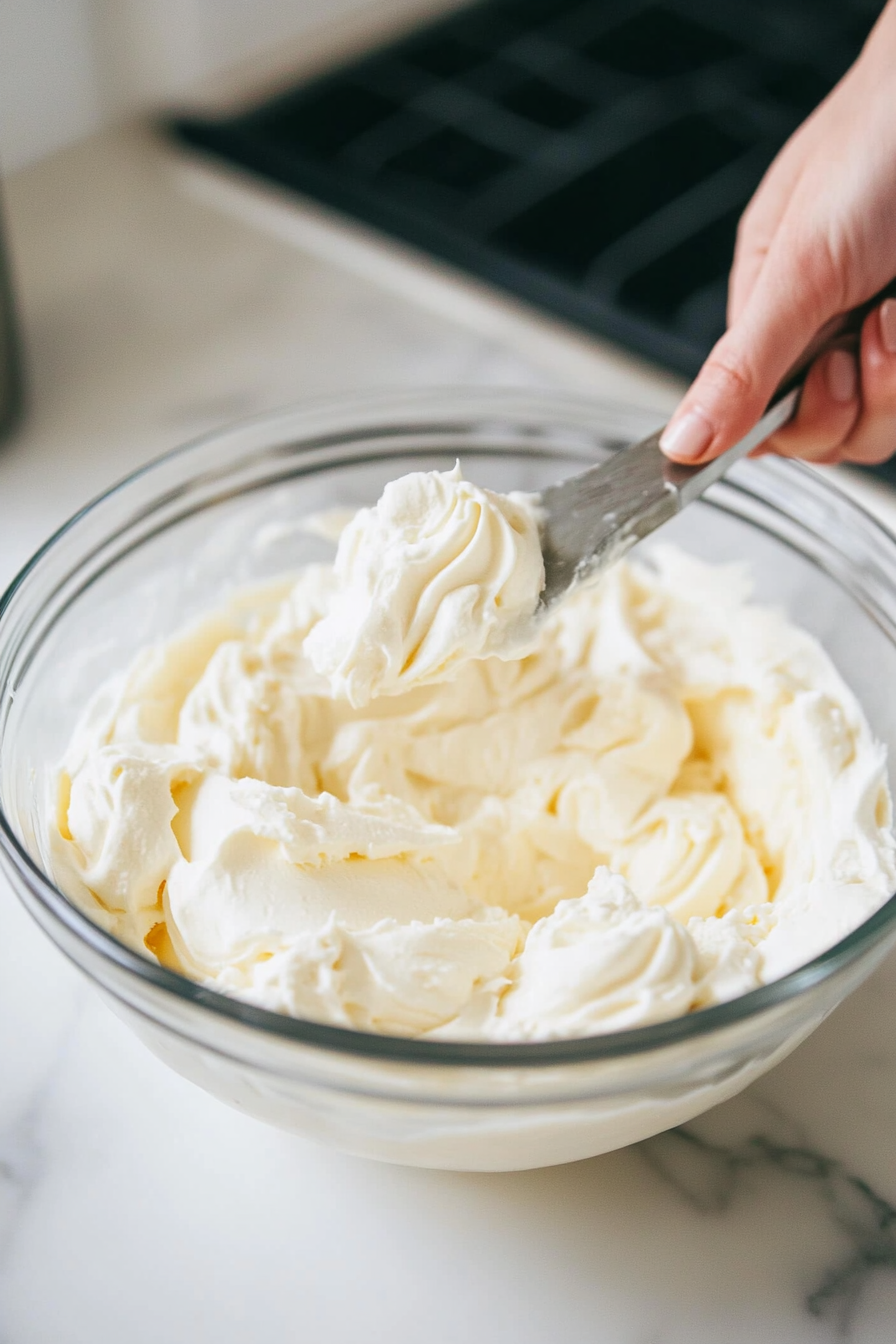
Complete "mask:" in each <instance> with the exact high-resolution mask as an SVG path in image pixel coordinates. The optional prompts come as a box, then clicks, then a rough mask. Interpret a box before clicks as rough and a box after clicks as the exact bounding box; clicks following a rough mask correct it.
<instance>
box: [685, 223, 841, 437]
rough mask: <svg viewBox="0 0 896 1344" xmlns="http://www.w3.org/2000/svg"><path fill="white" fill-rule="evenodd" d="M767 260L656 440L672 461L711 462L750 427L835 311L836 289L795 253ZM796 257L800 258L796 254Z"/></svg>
mask: <svg viewBox="0 0 896 1344" xmlns="http://www.w3.org/2000/svg"><path fill="white" fill-rule="evenodd" d="M782 250H783V249H781V248H776V249H775V250H774V251H775V252H776V253H777V256H775V255H774V254H770V255H769V256H768V257H767V259H766V263H765V266H764V267H763V269H762V271H761V273H760V275H759V277H758V279H757V280H756V283H755V285H754V287H753V291H752V293H751V294H750V297H749V299H748V301H747V303H746V305H745V307H744V309H743V310H742V312H741V313H740V315H739V316H738V318H737V319H736V320H735V321H734V323H733V324H732V325H731V326H730V327H729V328H728V330H727V331H726V332H725V335H724V336H722V338H721V339H720V340H719V341H718V342H717V343H716V345H715V346H714V347H713V350H712V351H711V353H710V355H709V357H708V359H707V360H706V363H705V364H704V365H703V368H702V369H701V370H700V373H699V374H698V375H697V378H696V381H695V382H694V383H693V385H692V386H691V388H690V390H689V391H688V393H687V394H686V396H685V398H684V400H683V401H682V403H681V405H680V406H679V407H678V409H677V410H676V412H675V414H674V416H673V417H672V419H671V420H670V422H669V424H668V425H667V426H666V429H665V430H664V431H663V435H662V437H661V439H660V447H661V448H662V450H663V452H664V453H666V454H667V455H668V456H669V457H671V458H673V459H674V460H675V461H677V462H689V463H690V462H701V461H707V462H708V461H710V460H711V459H712V458H714V457H718V456H719V454H720V453H723V452H725V450H726V449H727V448H730V447H731V446H732V445H733V444H735V443H737V441H738V439H741V438H743V436H744V435H745V434H746V433H747V432H748V431H749V430H750V429H752V427H753V425H755V423H756V421H757V420H759V418H760V417H761V415H762V413H763V412H764V410H765V408H766V406H767V405H768V403H769V401H770V400H771V398H772V395H773V393H774V391H775V388H776V387H777V386H778V384H779V382H780V381H781V379H782V378H783V377H784V375H785V373H786V372H787V370H788V369H789V368H790V366H791V365H792V364H793V363H794V362H795V360H796V359H797V358H798V356H799V355H800V354H802V352H803V351H804V350H805V348H806V346H807V345H808V344H809V342H810V341H811V339H812V337H813V336H814V335H815V334H816V332H817V331H818V330H819V328H820V327H821V326H822V325H823V323H825V322H826V321H827V320H828V318H829V317H833V315H834V314H835V313H836V312H837V311H838V310H839V308H838V299H839V286H836V285H835V286H832V285H829V284H819V280H818V276H817V275H813V274H812V272H813V270H817V266H813V265H811V264H810V265H800V264H799V262H798V260H795V259H794V256H795V254H794V252H788V257H789V259H788V261H787V262H786V263H785V262H782V261H781V260H780V257H781V255H782ZM797 255H798V254H797Z"/></svg>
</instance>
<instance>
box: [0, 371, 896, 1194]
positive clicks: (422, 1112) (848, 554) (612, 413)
mask: <svg viewBox="0 0 896 1344" xmlns="http://www.w3.org/2000/svg"><path fill="white" fill-rule="evenodd" d="M651 428H654V426H653V424H652V423H651V422H650V420H648V419H645V416H644V415H643V413H640V412H637V411H635V410H631V409H625V408H621V407H614V406H610V405H605V404H604V405H602V404H595V403H589V402H584V401H576V400H571V399H568V398H564V397H552V396H540V395H539V396H533V395H529V394H524V393H516V392H514V393H510V392H466V391H457V392H445V391H439V392H432V393H418V394H413V395H406V396H393V397H385V396H384V397H373V398H366V399H358V400H356V401H343V402H342V403H340V404H339V405H319V406H315V405H312V406H307V407H304V408H299V409H297V410H293V411H287V412H283V413H279V414H277V415H272V416H268V417H266V418H264V419H260V420H256V421H253V422H250V423H248V424H244V425H238V426H236V427H235V428H233V429H229V430H225V431H222V432H220V433H217V434H214V435H211V436H209V437H207V438H204V439H202V440H200V441H199V442H198V443H195V444H192V445H190V446H188V447H187V448H184V449H181V450H180V451H178V452H175V453H173V454H171V455H169V456H168V457H166V458H163V459H162V460H161V461H159V462H157V463H155V464H154V465H153V466H151V467H149V468H147V469H146V470H144V471H142V472H139V473H137V474H136V475H134V476H132V477H130V478H129V479H128V480H127V481H125V482H123V483H122V484H121V485H120V486H118V487H116V488H115V489H114V490H112V491H110V492H109V493H108V494H107V495H105V496H103V497H102V498H101V499H99V500H98V501H96V502H95V503H94V504H93V505H91V506H90V507H89V508H87V509H86V510H84V511H83V512H82V513H80V514H79V515H78V516H77V517H76V518H74V519H73V520H72V522H71V523H69V524H68V525H67V526H66V527H65V528H63V529H62V531H61V532H59V533H58V534H57V535H56V536H55V537H54V538H52V539H51V541H50V542H49V543H48V544H47V545H46V546H45V547H44V548H43V550H42V551H40V552H39V553H38V555H37V556H35V558H34V559H33V560H32V562H31V563H30V564H29V565H28V566H27V568H26V569H25V570H24V571H23V573H22V574H21V575H20V576H19V578H18V579H17V580H16V581H15V583H14V584H13V585H12V587H11V588H10V590H9V591H8V593H7V594H6V596H5V598H4V599H3V602H2V605H0V854H2V859H3V862H4V866H5V868H6V870H7V871H8V873H9V875H10V877H11V880H12V883H13V886H14V888H15V890H16V891H17V892H18V894H19V895H20V897H21V898H22V900H23V901H24V902H25V904H26V905H27V907H28V908H29V910H30V911H31V912H32V914H33V915H34V917H35V918H36V919H37V921H38V922H39V923H40V924H41V926H42V927H43V928H44V930H45V931H46V932H47V933H48V934H49V936H50V937H51V938H52V939H53V940H54V942H56V943H57V945H58V946H59V947H60V948H62V950H63V951H64V952H65V953H66V954H67V955H68V956H69V957H70V958H71V959H72V960H73V961H74V962H76V964H77V965H79V966H80V967H81V968H82V969H83V970H84V971H85V972H86V973H87V974H88V975H89V976H90V977H91V978H92V979H93V980H94V981H95V982H96V984H97V985H98V986H99V987H100V989H101V992H102V993H103V995H104V997H105V998H106V999H107V1001H108V1002H109V1003H110V1004H111V1005H112V1007H113V1008H114V1009H115V1010H116V1011H117V1012H118V1013H119V1014H120V1015H121V1016H122V1017H123V1018H124V1019H125V1020H126V1021H127V1022H128V1023H129V1024H130V1025H131V1026H132V1027H133V1029H134V1030H135V1031H136V1033H137V1034H138V1035H139V1036H140V1037H141V1039H142V1040H144V1041H145V1043H146V1044H147V1045H148V1046H149V1047H150V1049H152V1050H153V1051H154V1052H155V1053H156V1054H157V1055H158V1056H160V1057H161V1058H162V1059H165V1060H167V1061H168V1062H169V1063H170V1064H171V1065H172V1067H173V1068H175V1069H177V1071H178V1072H179V1073H181V1074H183V1075H184V1076H185V1077H188V1078H190V1079H192V1080H193V1081H194V1082H196V1083H198V1084H199V1085H200V1086H202V1087H205V1088H206V1089H207V1090H208V1091H209V1092H211V1093H213V1094H214V1095H215V1096H218V1097H220V1098H221V1099H222V1100H224V1101H227V1102H229V1103H230V1104H231V1105H234V1106H236V1107H238V1108H239V1109H240V1110H243V1111H246V1112H248V1113H249V1114H252V1115H255V1116H257V1117H258V1118H260V1119H263V1120H266V1121H269V1122H270V1123H273V1124H276V1125H279V1126H281V1127H283V1128H285V1129H288V1130H293V1131H295V1132H298V1133H301V1134H305V1135H308V1136H310V1137H313V1138H316V1139H320V1140H322V1141H325V1142H328V1143H332V1144H335V1145H337V1146H339V1147H342V1148H344V1149H346V1150H348V1151H351V1152H354V1153H359V1154H363V1155H367V1156H372V1157H378V1158H382V1159H385V1160H388V1161H393V1162H403V1163H408V1164H412V1165H419V1166H433V1167H446V1168H458V1169H465V1170H509V1169H518V1168H524V1167H534V1166H545V1165H550V1164H553V1163H558V1162H567V1161H572V1160H575V1159H578V1158H584V1157H589V1156H593V1155H595V1154H597V1153H601V1152H606V1151H608V1150H609V1149H612V1148H616V1147H620V1146H622V1145H624V1144H627V1143H632V1142H634V1141H636V1140H638V1139H642V1138H645V1137H647V1136H648V1135H650V1134H653V1133H656V1132H658V1131H659V1130H662V1129H666V1128H668V1127H669V1126H671V1125H675V1124H679V1123H681V1122H683V1121H685V1120H687V1119H689V1118H691V1117H693V1116H694V1115H696V1114H698V1113H699V1112H701V1111H703V1110H705V1109H707V1108H708V1107H710V1106H713V1105H715V1104H716V1103H717V1102H720V1101H722V1100H724V1099H726V1098H727V1097H730V1096H732V1095H734V1094H735V1093H736V1092H738V1091H740V1090H741V1089H742V1088H743V1087H745V1086H746V1085H747V1084H748V1083H750V1082H751V1081H752V1080H753V1079H754V1078H757V1077H758V1076H759V1075H760V1074H762V1073H763V1072H765V1070H767V1069H768V1068H770V1067H771V1066H772V1065H773V1064H775V1063H777V1061H778V1060H780V1059H782V1058H783V1057H784V1056H785V1055H786V1054H788V1053H789V1051H790V1050H792V1049H793V1048H794V1047H795V1046H796V1045H797V1044H798V1043H799V1042H800V1041H801V1040H803V1039H804V1038H805V1037H806V1036H807V1035H808V1034H809V1033H810V1032H811V1031H812V1030H814V1028H815V1027H816V1026H817V1025H818V1024H819V1023H820V1022H821V1021H822V1019H823V1018H824V1017H825V1016H826V1014H827V1013H828V1012H830V1010H831V1009H832V1008H833V1007H835V1006H836V1005H837V1003H839V1002H840V1001H841V1000H842V999H843V998H844V997H845V996H846V995H847V994H848V993H850V992H851V991H852V990H853V989H854V988H855V987H856V986H857V985H858V984H859V983H860V982H861V981H862V980H863V979H865V977H866V976H867V975H868V974H869V973H870V972H871V970H873V969H874V967H875V966H876V965H877V964H878V963H879V962H880V960H881V959H882V958H883V956H884V955H885V954H886V952H887V951H888V950H889V948H890V947H891V946H892V945H893V944H894V943H896V901H894V900H892V899H891V900H890V901H889V902H888V903H887V904H886V905H885V906H884V907H883V908H882V909H881V910H879V911H878V912H877V913H876V914H875V915H874V916H873V917H872V918H871V919H870V920H868V921H867V922H866V923H865V924H863V925H862V926H861V927H860V928H858V929H856V930H855V931H854V932H853V933H851V934H850V935H849V936H848V937H847V938H845V939H844V940H843V941H842V942H840V943H838V944H837V945H836V946H835V947H833V948H831V949H829V950H828V951H827V952H825V953H823V954H822V955H821V956H819V957H816V958H815V959H814V960H813V961H812V962H810V963H809V964H808V965H806V966H804V967H802V968H800V969H799V970H797V971H794V972H792V973H791V974H789V975H787V976H785V977H784V978H783V979H781V980H779V981H776V982H775V983H773V984H770V985H767V986H765V987H763V988H761V989H758V990H755V991H753V992H751V993H749V994H746V995H744V996H742V997H741V998H739V999H736V1000H733V1001H732V1002H730V1003H726V1004H722V1005H720V1006H718V1007H713V1008H709V1009H704V1010H702V1011H700V1012H697V1013H693V1014H691V1015H689V1016H687V1017H683V1018H678V1019H674V1020H672V1021H667V1022H663V1023H660V1024H658V1025H655V1026H651V1027H645V1028H640V1029H637V1030H632V1031H624V1032H618V1033H615V1034H613V1035H605V1036H595V1037H587V1038H584V1039H576V1040H568V1041H551V1042H540V1043H531V1044H506V1045H505V1044H502V1045H493V1044H486V1043H477V1044H472V1043H462V1042H457V1043H455V1042H442V1041H428V1040H408V1039H406V1038H397V1037H390V1036H382V1035H370V1034H367V1033H363V1032H357V1031H351V1030H348V1029H345V1028H342V1027H336V1026H328V1025H323V1024H321V1023H314V1022H306V1021H302V1020H297V1019H292V1018H286V1017H283V1016H280V1015H278V1014H275V1013H271V1012H268V1011H266V1010H264V1009H261V1008H256V1007H253V1006H251V1005H248V1004H245V1003H242V1002H239V1001H237V1000H235V999H230V998H227V997H225V996H223V995H221V994H218V993H216V992H214V991H212V990H210V989H208V988H206V987H204V986H202V985H199V984H196V983H193V982H191V981H189V980H186V979H184V978H183V977H182V976H179V975H178V974H176V973H175V972H173V971H171V970H168V969H166V968H165V967H163V966H160V965H157V964H155V963H153V962H151V961H149V960H147V959H146V958H144V957H142V956H140V955H139V954H137V953H135V952H133V951H131V950H130V949H129V948H127V947H125V946H124V945H122V944H121V943H119V942H117V941H116V940H115V939H114V938H113V937H111V936H110V935H109V934H107V933H105V932H104V931H103V930H101V929H100V928H98V927H97V926H96V925H94V924H93V923H92V922H91V921H90V919H89V918H88V917H87V916H86V915H85V914H83V913H82V912H81V911H80V910H79V909H77V908H76V907H75V906H74V905H72V904H71V903H70V902H69V901H68V900H67V899H66V898H65V896H63V895H62V893H61V892H59V891H58V890H57V889H56V887H55V886H54V885H53V883H52V880H51V879H50V878H49V877H48V875H47V864H46V857H45V853H44V846H43V843H42V829H43V819H42V816H41V812H42V808H43V806H44V799H45V793H44V791H43V789H42V787H41V781H44V780H46V779H47V777H48V775H49V772H50V770H51V769H52V767H53V766H54V765H55V763H56V762H57V760H58V759H59V757H60V756H61V754H62V752H63V750H64V747H65V745H66V743H67V741H68V739H69V736H70V733H71V730H72V727H73V725H74V722H75V720H76V718H77V716H78V713H79V711H80V709H81V707H82V706H83V704H84V701H85V698H86V697H87V696H88V695H89V694H90V692H91V691H93V690H94V689H95V688H96V686H97V685H98V684H99V683H100V682H101V681H102V680H104V679H105V678H106V677H107V676H108V675H109V674H110V672H113V671H115V670H118V669H121V668H123V667H124V666H126V665H127V663H128V662H129V661H130V659H131V658H132V656H133V655H134V653H135V652H136V651H137V649H138V648H140V647H141V646H143V645H145V644H146V643H147V642H148V641H150V640H155V639H159V638H164V637H166V636H168V635H170V634H171V633H172V632H173V631H174V630H175V629H177V628H179V627H181V626H183V625H184V624H185V623H186V622H188V621H189V620H190V619H192V618H193V617H195V616H198V615H199V614H201V613H202V612H203V611H205V610H207V609H208V608H209V607H210V606H213V605H215V604H216V603H217V602H219V601H220V599H221V597H222V595H224V594H225V593H226V592H228V591H229V590H231V589H232V588H234V587H236V586H238V585H240V584H244V583H247V582H255V581H259V580H263V579H266V578H270V577H273V576H275V575H279V574H282V573H283V572H284V571H289V570H294V569H296V568H297V567H299V566H300V565H302V564H305V563H308V562H309V561H311V560H315V559H321V558H325V556H327V555H329V554H330V553H331V552H330V551H329V550H328V549H327V543H326V542H324V541H323V540H321V539H319V538H315V537H314V536H313V535H310V534H309V533H308V532H307V531H305V530H302V529H300V528H298V527H296V526H295V524H296V521H297V520H298V519H300V518H302V517H303V516H307V515H308V514H309V513H313V512H316V511H320V510H324V509H327V508H332V507H333V506H335V505H348V506H359V505H361V504H369V503H371V502H372V501H373V500H374V499H375V498H376V497H377V496H378V495H379V493H380V491H381V489H382V487H383V485H384V484H385V483H386V482H387V481H388V480H390V479H393V478H394V477H395V476H398V475H400V474H402V473H404V472H406V471H410V470H414V469H419V468H432V467H439V468H446V467H450V466H451V465H453V463H454V460H455V459H456V458H457V457H461V458H462V460H463V464H464V468H465V472H466V473H467V474H468V475H469V477H471V478H472V479H474V480H476V481H477V482H478V483H481V484H482V485H485V486H487V487H490V488H494V489H498V490H511V489H520V490H535V489H539V488H540V487H542V486H544V485H546V484H548V483H549V482H551V481H554V480H557V479H559V478H560V477H561V476H564V475H568V474H571V473H572V472H574V471H576V470H578V469H581V468H582V467H583V466H584V465H585V464H586V463H588V462H591V461H594V460H596V459H599V458H600V457H601V456H603V455H606V454H607V453H609V452H611V451H613V449H614V448H615V447H617V446H618V445H619V444H620V443H624V442H627V441H630V440H631V439H633V438H637V437H640V436H641V435H642V434H643V433H646V432H647V431H648V430H650V429H651ZM667 535H668V536H670V538H671V539H673V540H677V541H679V542H681V543H682V544H683V545H684V546H685V547H686V549H687V550H689V551H690V552H691V553H693V554H696V555H697V556H700V557H702V558H705V559H708V560H712V561H716V562H724V561H728V560H733V559H739V560H747V561H748V562H749V563H750V566H751V569H752V572H753V575H754V578H755V581H756V595H757V597H758V599H759V600H760V601H771V602H774V603H776V604H782V605H784V606H786V607H787V609H788V610H789V612H790V614H791V615H792V616H793V617H794V619H795V620H797V621H798V622H799V624H800V625H802V626H803V627H804V628H806V629H808V630H809V631H810V632H811V633H812V634H814V635H815V636H816V637H817V638H819V639H820V640H821V642H822V643H823V644H824V645H825V647H826V648H827V649H828V652H829V653H830V654H831V656H832V657H833V659H834V662H835V663H836V664H837V666H838V668H839V670H840V672H841V673H842V675H843V676H844V678H845V679H846V681H847V682H848V683H849V685H850V686H851V687H852V688H853V690H854V691H855V692H856V694H857V695H858V697H859V699H860V700H861V702H862V705H863V708H864V710H865V713H866V715H867V717H868V719H869V722H870V724H871V727H872V729H873V731H874V733H875V735H876V736H877V737H878V738H879V739H880V740H882V741H883V742H884V743H885V744H887V745H888V746H891V745H896V704H894V702H893V698H892V696H891V695H889V694H888V691H887V688H888V687H889V686H892V685H893V684H894V680H896V541H894V539H893V538H891V537H890V536H889V535H888V534H887V533H886V532H885V531H884V530H883V529H881V528H880V527H878V526H877V524H876V523H874V521H873V520H872V519H870V518H869V517H868V516H867V515H866V514H864V513H863V512H862V511H861V510H860V509H859V508H857V507H856V506H855V505H853V504H852V503H850V502H849V501H847V500H846V499H845V498H844V497H842V496H841V495H840V494H839V493H838V492H837V491H836V490H834V489H833V488H832V487H831V486H829V485H828V484H826V483H825V482H823V481H822V480H821V479H820V478H818V477H817V476H816V475H814V474H813V473H812V472H811V471H809V470H808V469H806V468H803V467H800V466H798V465H795V464H793V463H787V462H781V461H778V460H775V459H764V460H762V461H761V462H748V463H745V464H742V465H741V466H740V467H738V468H737V469H736V470H735V472H734V473H732V475H731V477H730V478H729V479H728V480H726V481H724V482H722V483H720V484H719V485H717V486H715V487H713V490H712V491H711V492H710V494H709V495H708V496H707V498H706V499H705V500H704V501H702V502H701V503H699V504H697V505H695V506H693V507H692V508H691V509H689V510H688V511H687V512H686V513H685V514H684V515H682V517H681V518H680V519H677V520H676V521H675V522H674V523H673V524H670V525H669V527H668V529H667Z"/></svg>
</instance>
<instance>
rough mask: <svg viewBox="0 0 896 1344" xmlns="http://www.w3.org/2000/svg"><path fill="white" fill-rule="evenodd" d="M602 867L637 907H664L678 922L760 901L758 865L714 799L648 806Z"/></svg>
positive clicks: (677, 799) (762, 887)
mask: <svg viewBox="0 0 896 1344" xmlns="http://www.w3.org/2000/svg"><path fill="white" fill-rule="evenodd" d="M610 866H611V867H612V869H613V871H614V872H617V873H621V874H622V876H623V877H624V878H625V879H626V881H627V882H628V883H629V885H630V886H631V888H632V890H633V891H634V893H635V895H636V896H638V897H639V898H640V899H641V900H642V901H645V902H647V903H648V904H650V905H664V906H665V907H666V909H667V910H669V911H671V913H672V914H673V915H675V917H676V919H680V920H681V921H682V923H685V922H686V921H687V920H688V919H690V917H691V916H692V915H702V916H707V915H723V914H724V913H725V912H726V911H727V910H732V909H736V908H739V907H742V906H745V905H758V904H761V903H762V902H764V901H767V900H768V883H767V881H766V877H765V874H764V872H763V871H762V868H761V867H760V864H759V860H758V859H757V857H756V855H755V853H754V852H753V851H752V850H751V849H750V848H749V847H748V846H747V844H746V841H745V840H744V832H743V827H742V825H741V823H740V820H739V818H738V816H737V813H736V812H735V811H734V808H733V807H732V806H731V804H730V803H729V802H728V799H727V798H726V797H725V796H724V794H721V793H683V794H673V795H672V796H671V797H669V798H663V799H661V800H660V801H659V802H658V803H654V804H653V806H652V807H650V808H649V809H648V810H647V812H646V813H645V814H644V816H643V817H641V818H640V820H639V821H638V823H637V825H636V826H635V827H634V829H633V830H632V832H631V833H630V834H629V835H628V836H627V837H626V839H625V842H624V843H623V844H621V845H619V846H618V848H616V849H614V850H613V852H612V854H611V856H610Z"/></svg>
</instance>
